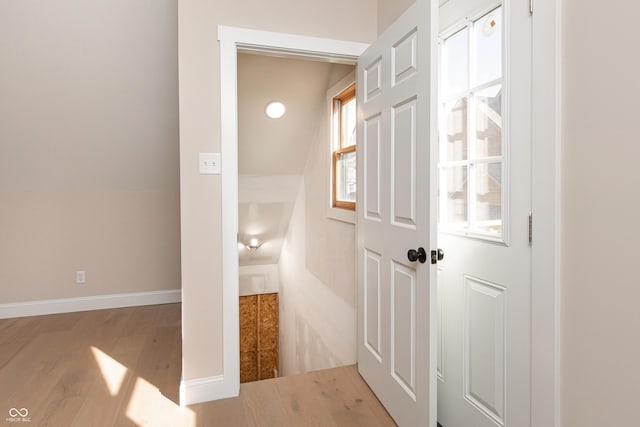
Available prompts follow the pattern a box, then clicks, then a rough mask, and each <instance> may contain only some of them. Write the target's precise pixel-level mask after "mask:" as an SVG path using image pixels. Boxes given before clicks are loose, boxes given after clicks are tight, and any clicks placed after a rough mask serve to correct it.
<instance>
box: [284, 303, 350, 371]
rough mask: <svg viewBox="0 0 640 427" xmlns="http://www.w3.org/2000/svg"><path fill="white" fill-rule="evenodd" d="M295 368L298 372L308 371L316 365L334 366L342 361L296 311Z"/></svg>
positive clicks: (342, 364) (341, 364)
mask: <svg viewBox="0 0 640 427" xmlns="http://www.w3.org/2000/svg"><path fill="white" fill-rule="evenodd" d="M295 330H296V368H297V369H298V372H308V371H313V370H315V369H316V367H317V366H325V367H327V368H335V367H337V366H344V363H342V362H341V361H340V359H338V357H336V355H335V354H333V353H332V352H331V351H330V350H329V348H328V347H327V345H326V344H325V343H324V341H323V340H322V337H321V336H320V334H319V333H318V332H317V331H316V330H315V329H313V327H312V326H311V325H310V324H309V323H307V322H306V321H305V317H304V316H303V315H301V314H300V313H299V312H297V311H296V321H295Z"/></svg>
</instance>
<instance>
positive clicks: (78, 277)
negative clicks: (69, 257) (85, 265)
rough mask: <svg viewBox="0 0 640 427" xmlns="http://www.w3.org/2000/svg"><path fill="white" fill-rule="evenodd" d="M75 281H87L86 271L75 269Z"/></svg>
mask: <svg viewBox="0 0 640 427" xmlns="http://www.w3.org/2000/svg"><path fill="white" fill-rule="evenodd" d="M76 283H78V284H83V283H87V273H86V272H85V271H76Z"/></svg>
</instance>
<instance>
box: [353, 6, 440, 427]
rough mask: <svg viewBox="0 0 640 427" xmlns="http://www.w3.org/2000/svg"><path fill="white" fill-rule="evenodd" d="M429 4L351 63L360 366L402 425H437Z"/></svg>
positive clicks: (414, 8) (415, 9)
mask: <svg viewBox="0 0 640 427" xmlns="http://www.w3.org/2000/svg"><path fill="white" fill-rule="evenodd" d="M433 17H434V15H433V14H432V10H431V2H429V1H418V2H417V3H415V4H414V5H413V6H411V7H410V8H409V9H408V10H407V11H406V12H405V13H404V14H403V15H402V16H401V17H400V18H399V19H398V20H397V21H396V22H395V23H394V24H392V25H391V27H390V28H389V29H388V30H387V31H385V33H384V34H382V35H381V36H380V38H379V39H378V40H377V41H376V42H374V43H373V44H372V45H371V46H370V47H369V48H368V49H367V50H366V51H365V52H364V53H363V54H362V55H361V56H360V58H359V60H358V91H357V92H358V95H357V102H358V150H357V160H358V183H359V185H358V199H357V206H358V209H357V211H358V245H357V247H358V256H357V260H358V261H357V262H358V307H359V312H358V368H359V371H360V373H361V374H362V376H363V377H364V379H365V380H366V381H367V383H368V384H369V386H370V387H371V389H372V390H373V391H374V392H375V393H376V395H377V396H378V398H379V399H380V401H381V402H382V403H383V405H384V406H385V407H386V409H387V410H388V411H389V413H390V414H391V416H392V417H393V418H394V420H395V421H396V422H397V423H398V424H399V425H400V426H422V425H424V426H426V425H430V426H435V393H436V389H435V383H436V381H435V375H433V373H434V372H435V370H434V368H435V348H436V346H435V336H436V334H435V327H436V322H435V318H434V316H435V313H436V310H435V309H434V306H435V301H436V298H435V266H433V265H431V263H430V257H429V256H427V258H428V259H427V262H426V263H424V264H422V263H420V262H410V261H409V260H408V259H407V251H408V250H409V249H411V248H414V249H415V248H418V247H424V248H425V250H426V252H427V255H428V254H429V252H430V251H431V249H435V245H434V243H435V215H434V213H435V209H434V206H433V205H432V203H431V200H430V195H431V194H435V193H433V190H434V188H435V187H434V184H435V180H434V176H433V172H434V171H433V170H432V168H431V167H430V159H431V156H432V153H431V151H432V149H433V148H434V147H435V144H432V143H431V140H432V132H433V131H434V130H435V126H432V124H433V113H434V108H433V107H432V102H433V98H434V97H432V96H431V94H432V89H433V87H432V77H433V76H434V74H433V68H432V67H433V64H434V62H433V61H432V58H433V54H434V52H435V50H434V46H433V45H432V43H433V42H434V41H435V38H434V37H433V36H432V34H431V32H432V29H433V26H432V18H433Z"/></svg>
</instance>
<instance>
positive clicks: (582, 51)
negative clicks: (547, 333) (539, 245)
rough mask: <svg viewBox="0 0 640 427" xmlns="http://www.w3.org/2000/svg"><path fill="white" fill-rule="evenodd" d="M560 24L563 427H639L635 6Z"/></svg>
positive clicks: (595, 11)
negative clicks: (617, 426)
mask: <svg viewBox="0 0 640 427" xmlns="http://www.w3.org/2000/svg"><path fill="white" fill-rule="evenodd" d="M562 14H563V20H562V26H563V28H562V37H563V43H562V86H563V88H562V129H563V131H562V217H563V220H562V233H561V238H562V258H561V268H562V285H561V286H562V314H561V317H562V330H561V331H562V341H561V351H562V365H561V368H562V371H561V381H562V426H563V427H591V426H594V427H595V426H604V425H607V426H616V425H620V426H622V425H624V426H630V425H637V424H638V413H637V397H638V396H640V369H639V368H638V361H639V360H640V340H639V339H638V326H639V325H640V280H639V279H638V275H637V272H636V271H635V267H636V266H637V264H638V253H639V251H638V245H637V242H638V240H640V232H639V231H638V227H637V224H636V222H637V220H638V211H639V210H640V189H639V188H638V183H639V182H640V180H639V179H638V177H637V170H638V165H637V160H638V158H640V143H639V142H638V136H637V134H638V130H637V127H638V126H637V123H638V107H637V94H638V93H640V80H639V79H638V76H639V75H640V56H639V54H638V46H637V39H638V37H637V35H636V30H635V27H636V17H637V16H638V15H639V14H640V5H639V4H638V3H635V2H628V1H624V0H612V1H610V2H607V3H606V6H605V8H604V9H603V8H602V4H601V3H598V2H596V1H594V0H588V1H586V2H585V1H580V0H563V10H562Z"/></svg>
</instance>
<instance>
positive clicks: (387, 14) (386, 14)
mask: <svg viewBox="0 0 640 427" xmlns="http://www.w3.org/2000/svg"><path fill="white" fill-rule="evenodd" d="M413 3H415V0H378V34H382V33H383V32H384V30H386V29H387V28H388V27H389V25H391V24H392V23H393V22H394V21H395V20H396V19H398V18H399V17H400V15H402V14H403V13H404V11H405V10H407V9H408V8H409V6H411V5H412V4H413Z"/></svg>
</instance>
